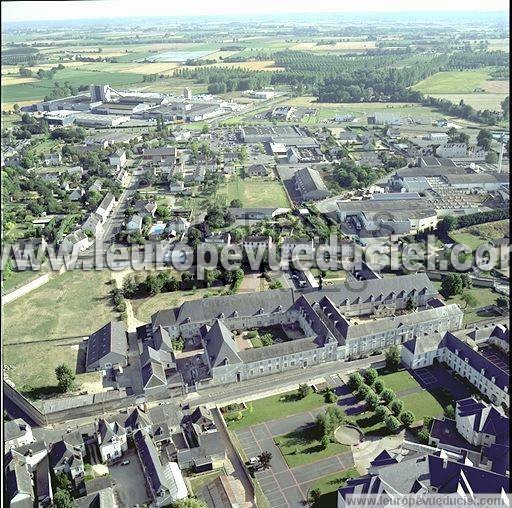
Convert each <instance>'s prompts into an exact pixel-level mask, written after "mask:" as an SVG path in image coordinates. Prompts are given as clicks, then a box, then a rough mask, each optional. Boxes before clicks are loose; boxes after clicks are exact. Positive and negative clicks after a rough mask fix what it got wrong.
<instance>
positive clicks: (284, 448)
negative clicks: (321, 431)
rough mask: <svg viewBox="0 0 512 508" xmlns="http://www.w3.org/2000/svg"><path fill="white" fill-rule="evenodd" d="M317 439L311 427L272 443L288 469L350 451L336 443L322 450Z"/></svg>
mask: <svg viewBox="0 0 512 508" xmlns="http://www.w3.org/2000/svg"><path fill="white" fill-rule="evenodd" d="M317 437H318V432H317V429H316V427H315V426H312V427H308V428H306V429H299V430H296V431H293V432H290V433H289V434H285V435H283V436H277V437H275V438H274V441H275V443H276V445H277V446H278V447H279V449H280V450H281V453H282V454H283V457H284V459H285V460H286V463H287V464H288V466H289V467H290V468H292V467H297V466H302V465H304V464H309V463H311V462H316V461H317V460H321V459H326V458H327V457H332V456H333V455H338V454H340V453H344V452H347V451H349V450H350V446H347V445H343V444H340V443H336V442H330V443H329V445H328V446H327V448H323V447H322V445H321V443H320V440H318V439H317Z"/></svg>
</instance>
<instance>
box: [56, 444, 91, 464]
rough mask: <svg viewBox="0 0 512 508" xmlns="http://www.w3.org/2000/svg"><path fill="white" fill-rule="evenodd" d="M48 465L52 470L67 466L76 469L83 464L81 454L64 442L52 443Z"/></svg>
mask: <svg viewBox="0 0 512 508" xmlns="http://www.w3.org/2000/svg"><path fill="white" fill-rule="evenodd" d="M50 463H51V465H52V467H53V468H56V467H60V466H62V465H63V464H66V463H67V464H68V465H69V467H77V466H79V465H81V464H83V458H82V454H81V453H80V452H79V451H76V450H75V449H73V447H72V446H71V445H69V444H67V443H65V442H64V441H58V442H57V443H54V444H53V445H52V447H51V450H50Z"/></svg>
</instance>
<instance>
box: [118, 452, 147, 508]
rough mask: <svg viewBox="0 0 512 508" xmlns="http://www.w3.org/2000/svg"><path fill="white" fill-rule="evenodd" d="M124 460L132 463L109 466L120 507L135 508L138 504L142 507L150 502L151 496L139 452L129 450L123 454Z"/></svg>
mask: <svg viewBox="0 0 512 508" xmlns="http://www.w3.org/2000/svg"><path fill="white" fill-rule="evenodd" d="M124 460H129V461H130V463H129V464H127V465H126V466H122V465H121V461H120V462H118V463H117V464H114V465H112V466H109V472H110V474H111V476H112V479H113V480H114V482H115V486H114V488H115V491H116V493H117V497H118V499H119V506H120V508H133V507H134V506H136V505H137V504H138V505H139V506H142V505H143V504H144V503H147V502H148V501H149V496H148V494H147V491H146V480H145V478H144V473H143V472H142V466H141V464H140V461H139V457H138V455H137V452H136V451H135V450H131V449H129V450H128V451H127V452H125V453H124V454H123V461H124Z"/></svg>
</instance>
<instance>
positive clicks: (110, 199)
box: [96, 192, 116, 222]
mask: <svg viewBox="0 0 512 508" xmlns="http://www.w3.org/2000/svg"><path fill="white" fill-rule="evenodd" d="M115 204H116V198H115V196H114V195H113V194H112V193H110V192H107V194H105V197H104V198H103V199H102V200H101V203H100V204H99V206H98V208H97V209H96V213H97V214H98V215H100V216H101V219H102V221H103V222H105V220H106V219H107V217H108V215H109V214H110V212H111V211H112V209H113V208H114V205H115Z"/></svg>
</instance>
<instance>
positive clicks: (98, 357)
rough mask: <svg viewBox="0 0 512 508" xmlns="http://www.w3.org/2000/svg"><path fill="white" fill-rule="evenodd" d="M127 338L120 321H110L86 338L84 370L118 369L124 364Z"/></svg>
mask: <svg viewBox="0 0 512 508" xmlns="http://www.w3.org/2000/svg"><path fill="white" fill-rule="evenodd" d="M126 355H127V338H126V329H125V326H124V323H123V322H122V321H111V322H110V323H107V324H106V325H105V326H103V327H102V328H100V329H99V330H98V331H96V332H94V333H93V334H92V335H91V336H90V337H89V339H88V340H87V355H86V362H85V363H86V370H87V372H93V371H97V370H109V369H119V368H122V367H124V366H125V365H126Z"/></svg>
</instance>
